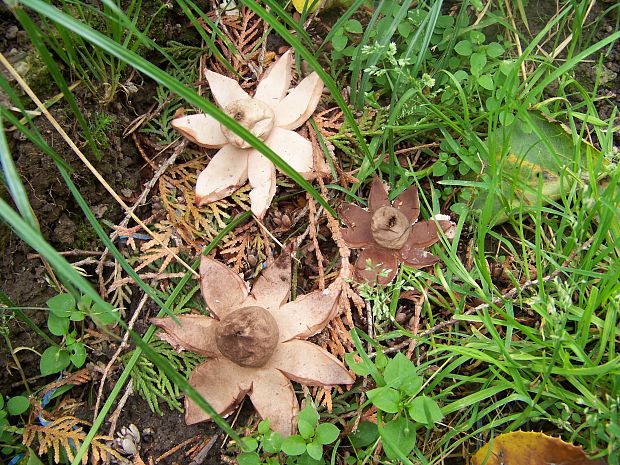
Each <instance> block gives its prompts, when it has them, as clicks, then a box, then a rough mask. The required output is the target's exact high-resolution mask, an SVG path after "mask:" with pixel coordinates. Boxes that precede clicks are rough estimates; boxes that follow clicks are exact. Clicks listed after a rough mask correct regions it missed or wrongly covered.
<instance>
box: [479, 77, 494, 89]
mask: <svg viewBox="0 0 620 465" xmlns="http://www.w3.org/2000/svg"><path fill="white" fill-rule="evenodd" d="M478 84H479V85H480V87H482V88H483V89H486V90H493V89H495V83H494V82H493V76H491V75H490V74H483V75H482V76H479V77H478Z"/></svg>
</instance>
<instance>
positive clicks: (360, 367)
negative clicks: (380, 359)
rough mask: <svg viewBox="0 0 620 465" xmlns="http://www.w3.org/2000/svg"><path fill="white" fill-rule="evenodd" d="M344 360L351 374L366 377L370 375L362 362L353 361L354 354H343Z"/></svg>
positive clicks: (366, 366)
mask: <svg viewBox="0 0 620 465" xmlns="http://www.w3.org/2000/svg"><path fill="white" fill-rule="evenodd" d="M344 360H345V362H347V365H348V367H349V368H350V369H351V371H352V372H353V373H355V374H356V375H359V376H368V375H369V374H370V368H368V365H367V364H366V363H364V362H363V361H361V362H358V361H356V360H355V353H353V352H348V353H346V354H344ZM371 363H372V362H371Z"/></svg>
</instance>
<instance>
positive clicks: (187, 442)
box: [155, 434, 202, 463]
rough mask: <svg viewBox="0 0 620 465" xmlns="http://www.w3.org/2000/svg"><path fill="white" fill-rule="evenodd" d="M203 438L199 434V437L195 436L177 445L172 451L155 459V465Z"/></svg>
mask: <svg viewBox="0 0 620 465" xmlns="http://www.w3.org/2000/svg"><path fill="white" fill-rule="evenodd" d="M201 438H202V435H201V434H199V435H196V436H193V437H191V438H189V439H186V440H185V441H183V442H182V443H180V444H177V445H176V446H174V447H173V448H172V449H170V450H167V451H166V452H164V453H163V454H161V455H160V456H159V457H157V458H156V459H155V463H158V462H160V461H161V460H163V459H165V458H166V457H169V456H171V455H172V454H174V453H175V452H176V451H178V450H179V449H182V448H183V447H185V446H187V445H189V444H191V443H192V442H196V440H200V439H201Z"/></svg>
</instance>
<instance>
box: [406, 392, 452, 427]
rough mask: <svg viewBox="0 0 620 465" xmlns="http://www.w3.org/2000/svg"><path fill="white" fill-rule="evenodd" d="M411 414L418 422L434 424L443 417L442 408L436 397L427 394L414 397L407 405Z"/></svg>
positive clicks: (428, 424)
mask: <svg viewBox="0 0 620 465" xmlns="http://www.w3.org/2000/svg"><path fill="white" fill-rule="evenodd" d="M407 411H408V412H409V416H410V417H411V418H412V419H413V420H414V421H417V422H418V423H423V424H425V425H427V426H432V425H434V424H435V423H437V422H438V421H440V420H441V419H442V418H443V414H442V413H441V409H440V408H439V405H437V402H435V400H434V399H431V398H430V397H427V396H419V397H416V398H414V399H413V400H412V401H411V402H409V405H408V406H407Z"/></svg>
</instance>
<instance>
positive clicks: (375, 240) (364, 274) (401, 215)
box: [340, 177, 454, 286]
mask: <svg viewBox="0 0 620 465" xmlns="http://www.w3.org/2000/svg"><path fill="white" fill-rule="evenodd" d="M419 215H420V201H419V197H418V189H417V187H416V186H411V187H409V188H407V189H406V190H405V191H403V192H402V193H401V194H400V195H399V196H398V197H396V199H395V200H394V202H393V203H390V201H389V197H388V193H387V191H386V189H385V187H384V186H383V183H382V182H381V181H380V180H379V178H377V177H375V178H374V179H373V182H372V185H371V188H370V194H369V196H368V210H365V209H363V208H361V207H359V206H357V205H354V204H351V203H345V204H343V205H342V206H341V208H340V219H341V220H342V222H343V223H344V225H345V226H346V228H344V229H342V230H341V232H342V237H343V239H344V241H345V242H346V244H347V245H348V246H349V247H351V248H354V249H363V250H362V252H361V253H360V254H359V256H358V258H357V261H356V262H355V277H356V278H357V280H358V281H361V282H366V281H368V282H369V283H371V284H375V283H376V284H378V285H381V286H383V285H386V284H388V283H390V282H391V281H392V279H394V276H396V272H397V270H398V263H399V262H401V263H405V264H406V265H408V266H411V267H414V268H422V267H425V266H430V265H433V264H435V263H436V262H437V261H438V258H437V257H435V256H434V255H432V254H431V253H430V252H427V251H426V250H424V249H425V248H426V247H430V246H431V245H433V244H434V243H435V242H437V241H438V240H439V238H440V237H441V234H442V233H443V234H445V235H446V237H448V238H452V237H453V233H454V223H453V222H452V221H450V217H448V216H446V215H438V216H437V217H436V218H431V219H430V220H427V221H418V217H419Z"/></svg>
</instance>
